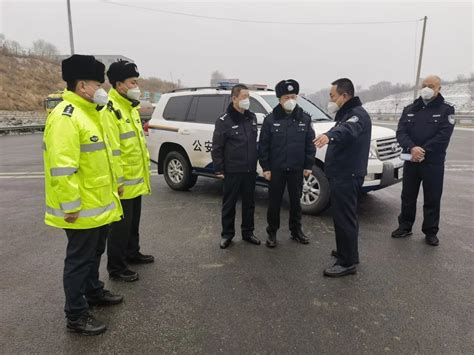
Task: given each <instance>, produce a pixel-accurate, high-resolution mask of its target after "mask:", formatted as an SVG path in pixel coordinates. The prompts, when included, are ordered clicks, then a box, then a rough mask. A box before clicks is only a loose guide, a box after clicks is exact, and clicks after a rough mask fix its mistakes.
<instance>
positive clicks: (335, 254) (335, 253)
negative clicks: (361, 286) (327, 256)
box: [331, 250, 359, 264]
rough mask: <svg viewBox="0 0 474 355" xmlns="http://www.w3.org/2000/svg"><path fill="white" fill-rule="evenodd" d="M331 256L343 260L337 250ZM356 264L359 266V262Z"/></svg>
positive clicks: (332, 251)
mask: <svg viewBox="0 0 474 355" xmlns="http://www.w3.org/2000/svg"><path fill="white" fill-rule="evenodd" d="M331 256H333V257H335V258H337V259H342V257H341V255H339V253H338V252H337V250H331ZM354 264H359V260H357V261H356V262H354Z"/></svg>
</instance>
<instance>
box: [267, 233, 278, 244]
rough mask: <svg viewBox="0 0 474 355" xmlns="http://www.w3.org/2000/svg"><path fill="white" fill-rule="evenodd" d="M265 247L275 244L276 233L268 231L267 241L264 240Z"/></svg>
mask: <svg viewBox="0 0 474 355" xmlns="http://www.w3.org/2000/svg"><path fill="white" fill-rule="evenodd" d="M265 244H266V245H267V247H269V248H275V247H276V246H277V239H276V233H268V236H267V241H266V242H265Z"/></svg>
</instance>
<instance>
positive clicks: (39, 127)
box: [0, 124, 44, 134]
mask: <svg viewBox="0 0 474 355" xmlns="http://www.w3.org/2000/svg"><path fill="white" fill-rule="evenodd" d="M35 131H44V124H34V125H18V126H0V134H5V133H9V132H20V133H21V132H35Z"/></svg>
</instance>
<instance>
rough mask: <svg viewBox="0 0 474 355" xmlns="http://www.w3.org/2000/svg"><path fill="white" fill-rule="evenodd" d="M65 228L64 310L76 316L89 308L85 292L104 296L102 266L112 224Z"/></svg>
mask: <svg viewBox="0 0 474 355" xmlns="http://www.w3.org/2000/svg"><path fill="white" fill-rule="evenodd" d="M65 231H66V235H67V239H68V243H67V249H66V259H65V260H64V274H63V283H64V293H65V294H66V305H65V307H64V311H65V312H66V317H67V318H69V319H71V320H75V319H77V318H78V317H79V316H80V315H81V314H83V313H85V312H87V310H88V308H89V305H88V304H87V301H86V300H85V298H84V296H88V297H91V298H94V297H101V296H102V292H103V290H104V283H103V282H102V281H100V280H99V266H100V258H101V256H102V254H103V253H104V251H105V244H106V240H107V236H108V234H109V226H108V225H107V226H103V227H99V228H92V229H65Z"/></svg>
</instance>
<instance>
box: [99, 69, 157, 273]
mask: <svg viewBox="0 0 474 355" xmlns="http://www.w3.org/2000/svg"><path fill="white" fill-rule="evenodd" d="M139 75H140V74H139V73H138V71H137V67H136V65H135V64H134V63H131V62H128V61H124V60H120V61H117V62H115V63H112V65H111V66H110V68H109V70H108V71H107V76H108V78H109V82H110V84H111V85H112V89H110V91H109V102H108V104H107V108H106V109H104V110H103V112H102V114H103V115H104V116H105V117H104V121H105V122H107V124H109V125H110V126H111V131H114V132H115V134H113V135H112V136H111V139H112V144H113V154H114V160H115V166H116V171H117V174H118V175H119V180H120V184H121V186H123V195H122V196H121V202H122V207H123V212H124V214H123V219H122V220H120V221H118V222H115V223H113V224H112V227H111V233H110V237H109V239H108V241H107V260H108V262H107V270H108V272H109V275H110V279H111V280H114V281H125V282H132V281H136V280H138V273H137V272H135V271H133V270H130V269H129V268H128V264H146V263H152V262H153V261H154V257H153V256H152V255H144V254H142V253H141V252H140V244H139V224H140V213H141V204H142V196H143V195H148V194H150V193H151V188H150V155H149V153H148V149H147V147H146V141H145V135H144V133H143V128H142V124H141V119H140V115H139V111H138V109H139V104H140V101H139V98H140V89H139V88H138V85H137V80H138V76H139Z"/></svg>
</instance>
